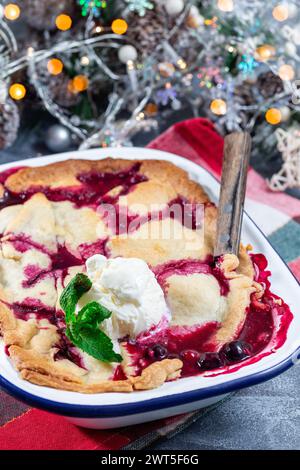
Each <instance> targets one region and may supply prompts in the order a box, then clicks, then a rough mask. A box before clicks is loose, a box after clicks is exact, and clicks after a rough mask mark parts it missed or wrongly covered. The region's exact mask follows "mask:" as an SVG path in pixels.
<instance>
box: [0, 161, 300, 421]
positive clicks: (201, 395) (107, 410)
mask: <svg viewBox="0 0 300 470" xmlns="http://www.w3.org/2000/svg"><path fill="white" fill-rule="evenodd" d="M205 171H206V172H207V173H209V174H210V175H211V176H212V177H213V178H214V179H215V180H216V181H217V182H218V183H219V181H218V179H217V178H216V177H215V176H214V175H213V174H212V173H211V172H210V171H208V170H206V169H205ZM244 213H245V214H246V216H247V217H248V219H250V220H251V222H252V223H253V224H254V225H255V227H256V228H257V229H258V231H259V232H260V233H261V235H262V236H263V238H264V239H265V240H266V242H267V243H268V244H269V245H270V246H271V247H272V248H273V250H274V251H275V253H276V254H277V256H278V257H279V258H280V260H281V261H282V263H283V264H284V266H285V268H286V269H287V270H288V271H289V273H290V274H291V275H292V277H293V278H294V279H295V281H296V282H297V284H298V285H300V283H299V281H298V279H297V278H296V277H295V275H294V273H293V272H292V271H291V270H290V268H289V267H288V265H287V264H286V263H285V261H284V260H283V258H282V257H281V255H280V254H279V253H278V251H277V250H276V248H274V246H273V245H272V243H271V242H270V241H269V240H268V238H267V237H266V236H265V234H264V233H263V232H262V231H261V229H260V228H259V227H258V225H257V224H256V223H255V222H254V220H253V219H252V218H251V217H250V216H249V214H248V213H247V212H246V211H244ZM297 359H300V345H299V346H298V347H297V348H296V349H295V351H294V352H293V353H292V354H290V355H289V356H288V357H287V358H285V359H283V360H282V361H281V362H279V363H278V364H275V365H274V366H272V367H269V368H267V369H265V370H262V371H260V372H256V373H253V374H250V375H248V376H246V377H242V378H238V379H234V380H230V381H228V382H225V383H223V384H219V385H212V386H209V387H205V388H203V389H197V390H192V391H190V392H181V393H176V394H172V395H168V396H164V397H158V398H150V399H147V400H143V401H139V402H134V403H125V404H118V405H79V404H76V405H74V404H70V403H60V402H57V401H53V400H48V399H47V398H42V397H39V396H37V395H33V394H31V393H29V392H26V391H24V390H22V389H21V388H19V387H17V386H16V385H14V384H12V383H11V382H10V381H9V380H6V379H5V378H4V377H2V376H1V375H0V386H1V387H2V388H3V389H4V390H6V391H7V392H8V393H9V394H10V395H12V396H14V397H16V398H18V399H19V400H21V401H23V402H24V403H27V404H28V405H30V406H33V407H37V408H41V409H43V410H46V411H50V412H53V413H56V414H60V415H63V416H69V417H76V418H115V417H120V416H130V415H135V414H139V413H146V412H151V411H155V410H162V409H166V408H172V407H177V406H180V405H185V404H187V403H193V402H198V401H200V400H205V399H207V398H212V397H216V396H220V395H225V394H227V393H230V392H234V391H236V390H240V389H242V388H246V387H250V386H252V385H257V384H259V383H261V382H265V381H267V380H270V379H272V378H273V377H276V376H277V375H279V374H281V373H283V372H285V371H286V370H288V369H289V368H290V367H292V366H293V365H294V364H295V362H294V361H295V360H297ZM182 380H184V379H182Z"/></svg>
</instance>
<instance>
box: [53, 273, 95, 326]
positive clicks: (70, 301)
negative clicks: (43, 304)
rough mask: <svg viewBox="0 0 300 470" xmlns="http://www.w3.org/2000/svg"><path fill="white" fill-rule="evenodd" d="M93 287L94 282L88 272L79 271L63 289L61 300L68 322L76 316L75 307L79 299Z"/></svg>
mask: <svg viewBox="0 0 300 470" xmlns="http://www.w3.org/2000/svg"><path fill="white" fill-rule="evenodd" d="M91 287H92V282H91V281H90V279H89V278H88V277H87V276H86V274H83V273H78V274H76V276H75V277H74V278H73V279H72V280H71V282H70V283H69V284H68V285H67V287H66V288H65V289H64V290H63V292H62V294H61V296H60V299H59V302H60V306H61V308H62V309H63V311H64V312H65V315H66V323H67V324H68V323H69V322H70V321H72V319H73V318H74V316H75V315H74V313H75V308H76V304H77V302H78V300H79V299H80V297H82V295H83V294H85V293H86V292H88V291H89V290H90V288H91Z"/></svg>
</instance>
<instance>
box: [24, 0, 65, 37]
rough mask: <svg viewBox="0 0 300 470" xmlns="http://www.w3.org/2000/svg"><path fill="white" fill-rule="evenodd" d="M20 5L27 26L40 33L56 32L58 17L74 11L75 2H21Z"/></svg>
mask: <svg viewBox="0 0 300 470" xmlns="http://www.w3.org/2000/svg"><path fill="white" fill-rule="evenodd" d="M20 4H21V8H22V11H23V12H24V16H25V19H26V22H27V24H28V25H29V26H31V27H32V28H34V29H37V30H39V31H45V30H46V31H52V30H55V28H56V26H55V19H56V17H57V16H58V15H59V14H61V13H67V14H69V15H71V14H72V12H73V11H74V1H73V0H47V1H41V0H21V1H20Z"/></svg>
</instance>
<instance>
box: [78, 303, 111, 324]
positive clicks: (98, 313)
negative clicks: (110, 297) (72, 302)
mask: <svg viewBox="0 0 300 470" xmlns="http://www.w3.org/2000/svg"><path fill="white" fill-rule="evenodd" d="M110 316H111V312H110V311H109V310H108V309H107V308H105V307H104V306H103V305H100V304H99V303H98V302H90V303H88V304H86V305H85V306H84V307H83V308H82V309H81V310H80V311H79V312H78V315H77V316H76V323H81V324H84V323H87V324H88V325H90V326H93V327H94V328H96V327H97V326H98V325H99V324H100V323H101V322H103V320H106V319H107V318H109V317H110Z"/></svg>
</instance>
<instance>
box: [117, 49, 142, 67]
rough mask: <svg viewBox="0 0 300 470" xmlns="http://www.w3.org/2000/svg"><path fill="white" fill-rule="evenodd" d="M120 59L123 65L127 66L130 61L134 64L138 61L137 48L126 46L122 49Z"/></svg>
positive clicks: (119, 53)
mask: <svg viewBox="0 0 300 470" xmlns="http://www.w3.org/2000/svg"><path fill="white" fill-rule="evenodd" d="M118 57H119V59H120V62H122V63H123V64H127V62H128V61H130V60H132V62H134V61H135V60H136V59H137V50H136V48H135V47H133V46H131V45H130V44H127V45H126V46H122V47H120V49H119V51H118Z"/></svg>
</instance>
